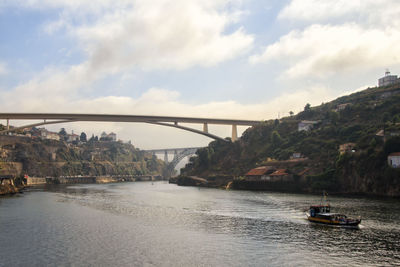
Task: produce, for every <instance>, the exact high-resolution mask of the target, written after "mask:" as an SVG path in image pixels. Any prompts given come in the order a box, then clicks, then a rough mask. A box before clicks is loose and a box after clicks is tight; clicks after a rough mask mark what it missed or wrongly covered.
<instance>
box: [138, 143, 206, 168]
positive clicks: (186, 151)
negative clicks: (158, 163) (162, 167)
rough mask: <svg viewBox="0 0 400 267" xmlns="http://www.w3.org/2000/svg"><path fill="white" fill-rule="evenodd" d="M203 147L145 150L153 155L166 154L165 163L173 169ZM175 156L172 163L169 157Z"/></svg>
mask: <svg viewBox="0 0 400 267" xmlns="http://www.w3.org/2000/svg"><path fill="white" fill-rule="evenodd" d="M199 148H202V147H185V148H165V149H150V150H144V151H146V152H150V153H153V154H161V153H162V154H164V162H165V163H167V164H170V165H171V166H172V167H173V169H175V167H176V166H177V165H178V163H179V162H180V161H181V160H182V159H184V158H185V157H188V156H191V155H194V154H196V151H197V150H198V149H199ZM169 154H173V155H174V158H173V159H172V161H171V162H169V160H168V155H169Z"/></svg>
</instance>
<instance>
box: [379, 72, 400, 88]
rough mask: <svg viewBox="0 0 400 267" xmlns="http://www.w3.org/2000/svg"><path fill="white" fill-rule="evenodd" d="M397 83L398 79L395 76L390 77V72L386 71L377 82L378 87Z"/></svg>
mask: <svg viewBox="0 0 400 267" xmlns="http://www.w3.org/2000/svg"><path fill="white" fill-rule="evenodd" d="M398 82H399V79H398V78H397V75H390V71H389V70H386V72H385V76H384V77H382V78H380V79H379V80H378V86H379V87H381V86H388V85H392V84H395V83H398Z"/></svg>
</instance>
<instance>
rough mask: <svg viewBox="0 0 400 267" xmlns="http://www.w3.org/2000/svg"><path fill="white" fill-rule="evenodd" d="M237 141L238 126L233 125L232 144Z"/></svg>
mask: <svg viewBox="0 0 400 267" xmlns="http://www.w3.org/2000/svg"><path fill="white" fill-rule="evenodd" d="M237 139H238V137H237V125H236V124H232V142H235V141H236V140H237Z"/></svg>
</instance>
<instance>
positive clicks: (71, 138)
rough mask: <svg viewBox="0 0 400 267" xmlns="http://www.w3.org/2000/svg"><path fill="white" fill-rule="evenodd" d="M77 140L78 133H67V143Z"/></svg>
mask: <svg viewBox="0 0 400 267" xmlns="http://www.w3.org/2000/svg"><path fill="white" fill-rule="evenodd" d="M75 141H76V142H78V141H79V135H77V134H74V133H72V134H68V135H67V142H68V143H72V142H75Z"/></svg>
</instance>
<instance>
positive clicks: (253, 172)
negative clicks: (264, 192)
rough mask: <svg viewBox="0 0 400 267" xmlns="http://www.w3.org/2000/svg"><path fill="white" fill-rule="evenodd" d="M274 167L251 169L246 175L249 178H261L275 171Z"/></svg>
mask: <svg viewBox="0 0 400 267" xmlns="http://www.w3.org/2000/svg"><path fill="white" fill-rule="evenodd" d="M273 170H275V169H273V168H272V167H269V166H261V167H258V168H254V169H251V170H250V171H249V172H248V173H246V175H247V176H261V175H264V174H266V173H267V172H270V171H273Z"/></svg>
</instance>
